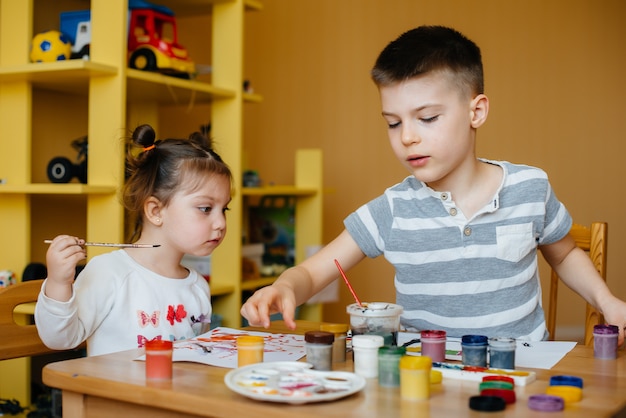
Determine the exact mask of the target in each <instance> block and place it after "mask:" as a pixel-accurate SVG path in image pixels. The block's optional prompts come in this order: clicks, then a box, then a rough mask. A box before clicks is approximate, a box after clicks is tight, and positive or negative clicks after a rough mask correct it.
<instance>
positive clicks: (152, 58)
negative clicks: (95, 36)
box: [61, 0, 196, 78]
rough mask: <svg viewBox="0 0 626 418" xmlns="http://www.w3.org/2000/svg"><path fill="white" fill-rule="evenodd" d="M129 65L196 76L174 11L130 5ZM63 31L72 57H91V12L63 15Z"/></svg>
mask: <svg viewBox="0 0 626 418" xmlns="http://www.w3.org/2000/svg"><path fill="white" fill-rule="evenodd" d="M128 8H129V10H128V12H129V14H128V66H129V67H130V68H135V69H138V70H143V71H158V72H160V73H163V74H167V75H172V76H176V77H181V78H190V77H191V76H192V75H193V74H195V72H196V70H195V65H194V63H193V61H191V59H190V58H189V53H188V52H187V50H186V49H185V47H183V46H182V45H180V44H179V43H178V35H177V28H176V18H175V16H174V12H172V10H170V9H169V8H167V7H165V6H160V5H156V4H151V3H148V2H146V1H143V0H129V2H128ZM61 32H63V33H64V34H65V35H66V36H67V37H69V39H70V41H71V43H72V58H83V59H85V58H89V45H90V43H91V11H90V10H79V11H70V12H63V13H61Z"/></svg>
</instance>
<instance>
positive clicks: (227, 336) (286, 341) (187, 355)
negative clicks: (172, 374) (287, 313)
mask: <svg viewBox="0 0 626 418" xmlns="http://www.w3.org/2000/svg"><path fill="white" fill-rule="evenodd" d="M241 335H259V336H261V337H263V339H264V340H265V348H264V353H263V361H264V362H273V361H297V360H299V359H301V358H302V357H304V356H305V355H306V351H305V349H304V336H302V335H294V334H271V333H267V332H254V331H244V330H240V329H233V328H225V327H218V328H215V329H212V330H211V331H209V332H207V333H205V334H202V335H199V336H197V337H195V338H190V339H188V340H181V341H176V342H174V354H173V360H174V361H192V362H195V363H204V364H208V365H211V366H218V367H226V368H232V369H234V368H236V367H237V345H236V338H237V337H238V336H241ZM137 360H145V356H141V357H139V358H137Z"/></svg>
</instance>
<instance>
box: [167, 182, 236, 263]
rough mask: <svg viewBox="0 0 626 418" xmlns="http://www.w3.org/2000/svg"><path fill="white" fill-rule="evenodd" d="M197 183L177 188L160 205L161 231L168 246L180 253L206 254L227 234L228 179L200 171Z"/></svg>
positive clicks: (229, 198) (229, 197)
mask: <svg viewBox="0 0 626 418" xmlns="http://www.w3.org/2000/svg"><path fill="white" fill-rule="evenodd" d="M201 176H204V178H202V179H200V180H201V181H198V182H194V183H196V184H198V185H199V186H198V187H195V188H194V189H185V188H183V189H182V190H180V191H178V192H177V193H176V194H175V195H174V196H173V197H172V199H171V200H170V202H169V204H168V205H167V206H166V207H164V208H162V209H161V218H162V219H161V220H162V225H161V228H160V230H161V233H162V237H161V239H163V240H164V241H166V242H167V245H168V246H171V247H172V248H176V249H177V250H179V251H180V252H182V253H186V254H191V255H196V256H206V255H209V254H211V253H212V252H213V250H214V249H215V248H216V247H217V246H218V245H219V244H220V243H221V242H222V240H223V239H224V236H225V235H226V211H227V210H228V204H229V203H230V200H231V196H230V179H229V178H228V177H226V176H221V175H215V174H201Z"/></svg>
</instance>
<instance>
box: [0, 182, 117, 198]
mask: <svg viewBox="0 0 626 418" xmlns="http://www.w3.org/2000/svg"><path fill="white" fill-rule="evenodd" d="M116 190H117V188H116V186H114V185H111V186H92V185H87V184H82V183H67V184H58V183H57V184H55V183H32V184H23V185H11V184H0V193H12V194H50V195H52V194H56V195H64V194H65V195H94V194H112V193H115V192H116Z"/></svg>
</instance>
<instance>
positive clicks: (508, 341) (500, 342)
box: [489, 337, 517, 370]
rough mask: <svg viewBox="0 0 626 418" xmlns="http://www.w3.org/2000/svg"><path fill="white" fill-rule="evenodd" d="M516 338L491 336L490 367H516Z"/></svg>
mask: <svg viewBox="0 0 626 418" xmlns="http://www.w3.org/2000/svg"><path fill="white" fill-rule="evenodd" d="M516 345H517V344H516V342H515V339H514V338H507V337H494V338H489V367H491V368H493V369H509V370H513V369H515V347H516Z"/></svg>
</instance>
